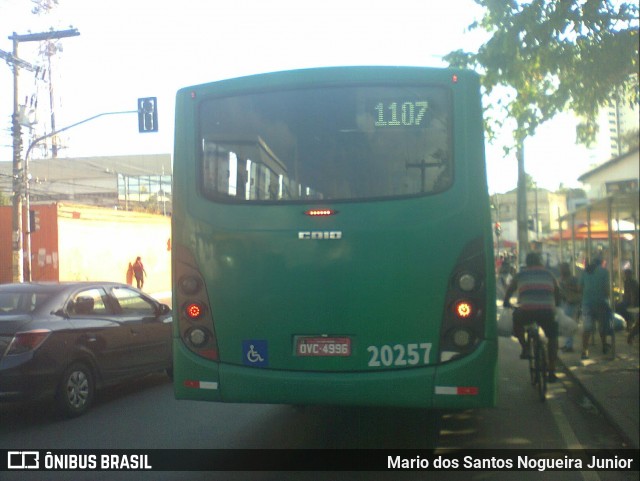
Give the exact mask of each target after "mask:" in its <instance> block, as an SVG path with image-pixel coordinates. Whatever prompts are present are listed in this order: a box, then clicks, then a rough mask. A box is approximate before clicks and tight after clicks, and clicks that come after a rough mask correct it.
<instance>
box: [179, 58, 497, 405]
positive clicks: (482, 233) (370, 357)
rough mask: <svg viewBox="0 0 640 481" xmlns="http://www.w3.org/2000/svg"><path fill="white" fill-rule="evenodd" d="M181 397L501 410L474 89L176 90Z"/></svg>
mask: <svg viewBox="0 0 640 481" xmlns="http://www.w3.org/2000/svg"><path fill="white" fill-rule="evenodd" d="M173 175H174V177H173V179H174V184H173V217H172V271H173V273H172V276H173V308H174V330H173V355H174V390H175V395H176V398H177V399H190V400H200V401H220V402H235V403H238V402H242V403H283V404H294V405H309V404H326V405H352V406H354V405H361V406H365V405H366V406H397V407H424V408H434V409H466V408H474V407H487V406H493V405H495V402H496V372H497V349H498V346H497V337H496V336H497V334H496V303H495V277H494V264H493V244H492V232H491V220H490V212H489V196H488V191H487V182H486V170H485V161H484V140H483V123H482V108H481V100H480V87H479V79H478V76H477V75H476V74H474V73H473V72H469V71H462V70H445V69H431V68H422V67H326V68H318V69H305V70H294V71H285V72H277V73H268V74H260V75H253V76H247V77H243V78H237V79H229V80H222V81H218V82H213V83H209V84H205V85H199V86H194V87H189V88H185V89H181V90H180V91H179V92H178V94H177V103H176V126H175V153H174V172H173Z"/></svg>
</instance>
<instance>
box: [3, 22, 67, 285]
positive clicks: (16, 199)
mask: <svg viewBox="0 0 640 481" xmlns="http://www.w3.org/2000/svg"><path fill="white" fill-rule="evenodd" d="M78 35H80V33H79V32H78V30H77V29H75V28H73V29H69V30H59V31H54V30H52V31H50V32H42V33H31V34H27V35H18V34H17V33H15V32H13V35H12V36H10V37H9V40H12V41H13V55H12V58H13V62H12V63H13V115H12V118H11V119H12V122H11V131H12V132H11V133H12V135H13V212H12V219H11V220H12V232H11V241H12V266H13V282H22V281H23V280H24V247H23V228H22V194H23V190H25V191H26V189H25V187H24V183H25V181H26V180H25V179H28V172H25V171H23V166H22V131H21V128H20V119H19V115H20V113H19V109H20V105H19V99H18V79H19V74H20V67H24V66H25V64H28V62H24V61H21V60H19V57H18V45H19V43H20V42H41V41H46V40H53V39H60V38H65V37H77V36H78ZM28 65H30V64H28ZM29 255H30V254H29Z"/></svg>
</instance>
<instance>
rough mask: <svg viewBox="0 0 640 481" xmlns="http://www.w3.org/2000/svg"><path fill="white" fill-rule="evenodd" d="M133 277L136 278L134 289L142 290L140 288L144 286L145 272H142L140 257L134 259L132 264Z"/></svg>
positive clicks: (142, 266)
mask: <svg viewBox="0 0 640 481" xmlns="http://www.w3.org/2000/svg"><path fill="white" fill-rule="evenodd" d="M133 275H134V276H135V278H136V287H137V288H138V289H142V286H144V276H146V275H147V271H145V270H144V265H143V264H142V259H141V258H140V256H138V257H136V261H135V262H134V263H133Z"/></svg>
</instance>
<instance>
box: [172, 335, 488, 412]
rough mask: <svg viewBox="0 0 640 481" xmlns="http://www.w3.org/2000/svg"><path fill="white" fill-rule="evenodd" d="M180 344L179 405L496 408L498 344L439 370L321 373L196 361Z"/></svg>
mask: <svg viewBox="0 0 640 481" xmlns="http://www.w3.org/2000/svg"><path fill="white" fill-rule="evenodd" d="M176 344H177V345H174V353H175V354H176V355H175V361H174V391H175V396H176V399H189V400H200V401H214V402H216V401H217V402H234V403H261V404H262V403H266V404H301V405H313V404H325V405H351V406H397V407H424V408H434V409H469V408H476V407H478V408H480V407H492V406H495V402H496V381H497V372H496V371H497V369H496V358H497V343H496V342H494V341H487V342H484V343H482V345H481V346H479V347H478V349H476V351H474V353H472V354H471V355H469V356H467V357H465V358H462V359H458V360H455V361H451V362H448V363H445V364H441V365H438V366H427V367H423V368H414V369H401V370H386V371H375V372H371V371H361V372H322V373H321V372H302V371H281V370H271V369H259V368H251V367H244V366H238V365H232V364H223V363H215V362H211V361H207V360H206V359H202V358H197V357H196V356H194V355H193V354H192V353H190V352H188V351H187V350H186V349H184V347H181V343H180V342H177V343H176ZM183 366H189V369H186V368H183Z"/></svg>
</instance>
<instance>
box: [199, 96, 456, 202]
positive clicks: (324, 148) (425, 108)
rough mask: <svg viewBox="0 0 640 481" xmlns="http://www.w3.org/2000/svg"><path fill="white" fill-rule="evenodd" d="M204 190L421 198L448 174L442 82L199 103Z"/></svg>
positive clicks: (268, 197) (291, 196) (215, 195)
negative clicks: (440, 85)
mask: <svg viewBox="0 0 640 481" xmlns="http://www.w3.org/2000/svg"><path fill="white" fill-rule="evenodd" d="M199 116H200V136H201V143H202V152H201V154H202V157H201V159H202V164H201V167H202V170H201V179H202V185H201V187H202V192H203V194H204V195H205V196H206V197H208V198H211V199H213V200H222V201H227V202H240V203H247V202H267V203H269V202H287V201H289V202H291V201H293V202H295V201H304V202H308V201H313V200H319V201H327V200H332V201H347V200H365V199H381V198H392V197H407V196H418V195H427V194H433V193H438V192H442V191H443V190H446V189H447V188H448V187H449V186H450V185H451V183H452V180H453V165H452V157H453V156H452V152H451V150H452V147H451V146H452V140H451V101H450V96H449V93H448V91H447V89H445V88H440V87H424V86H423V87H416V86H404V85H403V86H391V87H388V86H387V87H371V86H367V87H342V88H339V87H325V88H318V89H300V90H289V91H277V92H264V93H255V94H249V95H242V96H234V97H220V98H214V99H209V100H206V101H203V102H202V103H201V105H200V113H199Z"/></svg>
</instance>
